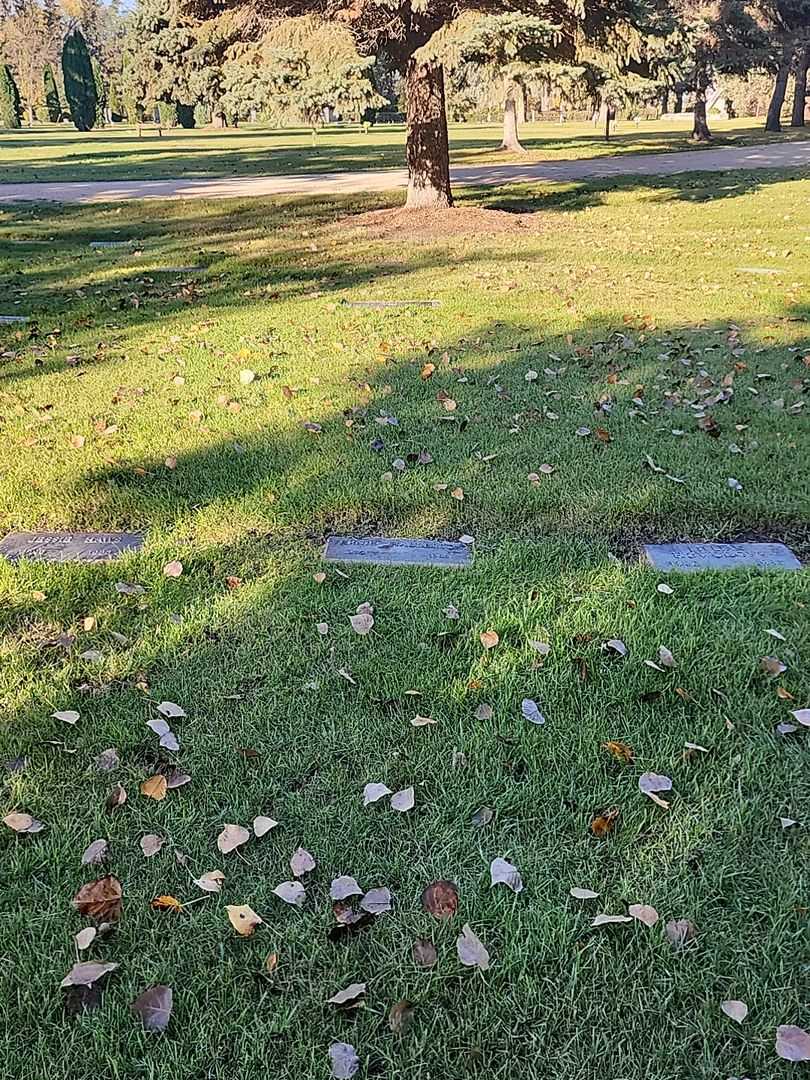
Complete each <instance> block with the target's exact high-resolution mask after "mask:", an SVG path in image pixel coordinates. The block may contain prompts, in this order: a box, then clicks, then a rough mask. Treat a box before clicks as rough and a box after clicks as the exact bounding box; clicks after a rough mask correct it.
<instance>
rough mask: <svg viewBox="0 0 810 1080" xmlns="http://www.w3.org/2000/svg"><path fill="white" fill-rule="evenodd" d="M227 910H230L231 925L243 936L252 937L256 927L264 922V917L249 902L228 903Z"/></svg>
mask: <svg viewBox="0 0 810 1080" xmlns="http://www.w3.org/2000/svg"><path fill="white" fill-rule="evenodd" d="M225 910H226V911H227V912H228V918H229V919H230V920H231V926H232V927H233V928H234V930H236V932H237V933H238V934H241V935H242V937H250V936H251V934H252V933H253V931H254V930H255V929H256V927H257V926H260V925H261V923H262V919H261V918H260V917H259V916H258V915H257V914H256V912H255V911H254V910H253V908H252V907H248V905H247V904H226V905H225Z"/></svg>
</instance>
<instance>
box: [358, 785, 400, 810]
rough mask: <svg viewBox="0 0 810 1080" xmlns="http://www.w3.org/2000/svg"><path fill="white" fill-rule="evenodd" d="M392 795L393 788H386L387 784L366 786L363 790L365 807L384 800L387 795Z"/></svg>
mask: <svg viewBox="0 0 810 1080" xmlns="http://www.w3.org/2000/svg"><path fill="white" fill-rule="evenodd" d="M392 794H393V792H392V791H391V788H390V787H386V786H385V784H366V786H365V787H364V788H363V806H368V805H369V804H370V803H375V802H377V801H378V800H379V799H382V798H383V797H384V796H385V795H392Z"/></svg>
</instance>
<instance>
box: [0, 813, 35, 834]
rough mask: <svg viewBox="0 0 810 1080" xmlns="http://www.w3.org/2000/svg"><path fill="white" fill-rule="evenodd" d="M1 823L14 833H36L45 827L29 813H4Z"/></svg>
mask: <svg viewBox="0 0 810 1080" xmlns="http://www.w3.org/2000/svg"><path fill="white" fill-rule="evenodd" d="M3 824H4V825H6V826H8V828H9V829H11V830H12V831H13V832H15V833H38V832H42V830H43V829H44V828H45V826H44V825H43V824H42V822H41V821H37V819H36V818H33V817H31V815H30V814H6V816H5V817H4V818H3Z"/></svg>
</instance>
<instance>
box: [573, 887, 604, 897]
mask: <svg viewBox="0 0 810 1080" xmlns="http://www.w3.org/2000/svg"><path fill="white" fill-rule="evenodd" d="M568 891H569V893H570V895H571V896H573V898H574V899H575V900H595V899H596V898H597V896H598V895H599V893H598V892H594V891H593V889H581V888H580V887H579V886H578V885H573V886H572V887H571V888H570V889H569V890H568Z"/></svg>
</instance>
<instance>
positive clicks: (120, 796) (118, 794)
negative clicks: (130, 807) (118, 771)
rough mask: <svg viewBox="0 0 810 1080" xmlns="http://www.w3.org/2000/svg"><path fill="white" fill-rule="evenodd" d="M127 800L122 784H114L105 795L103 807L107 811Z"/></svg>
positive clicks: (114, 808)
mask: <svg viewBox="0 0 810 1080" xmlns="http://www.w3.org/2000/svg"><path fill="white" fill-rule="evenodd" d="M126 801H127V791H126V788H125V787H124V785H123V784H116V785H115V787H114V788H113V789H112V791H111V792H110V794H109V795H108V796H107V801H106V803H105V807H106V809H107V810H109V811H113V810H117V809H118V807H119V806H123V805H124V803H125V802H126Z"/></svg>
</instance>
